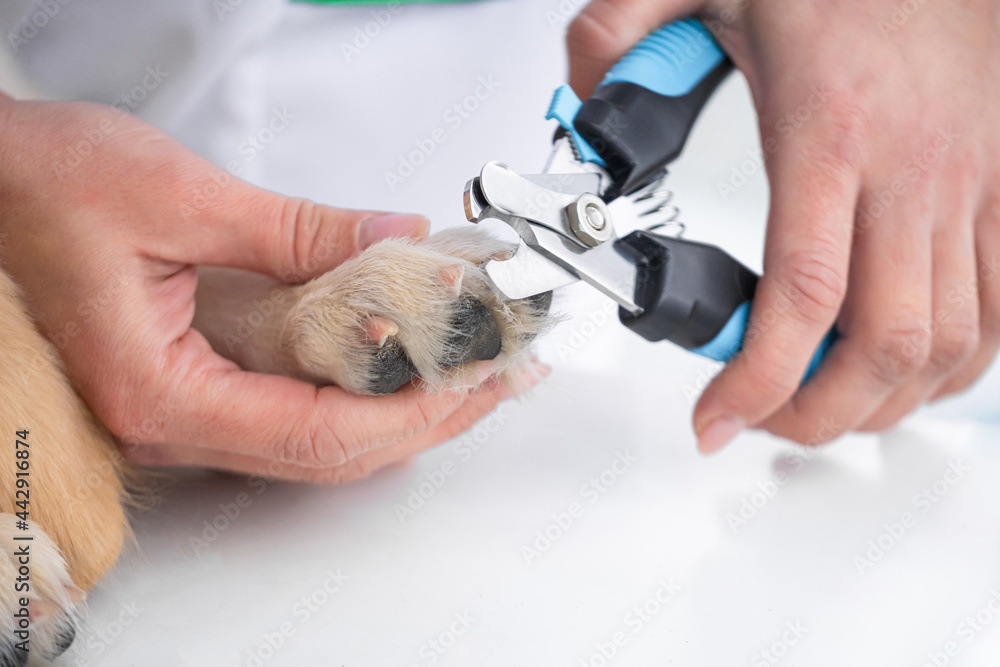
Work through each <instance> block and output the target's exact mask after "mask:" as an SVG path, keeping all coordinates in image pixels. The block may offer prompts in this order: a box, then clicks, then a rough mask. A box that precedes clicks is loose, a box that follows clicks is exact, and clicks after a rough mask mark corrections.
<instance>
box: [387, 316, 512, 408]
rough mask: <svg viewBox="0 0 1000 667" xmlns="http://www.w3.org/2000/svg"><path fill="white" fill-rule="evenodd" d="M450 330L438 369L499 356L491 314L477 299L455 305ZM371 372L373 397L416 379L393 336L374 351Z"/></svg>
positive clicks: (497, 336) (495, 329)
mask: <svg viewBox="0 0 1000 667" xmlns="http://www.w3.org/2000/svg"><path fill="white" fill-rule="evenodd" d="M451 328H452V334H451V336H450V337H449V338H448V352H447V354H446V355H445V357H444V358H443V359H441V360H440V364H441V366H442V367H449V366H458V365H460V364H464V363H468V362H470V361H488V360H490V359H495V358H496V356H497V355H498V354H500V346H501V343H502V341H501V339H500V329H499V328H498V327H497V323H496V320H494V319H493V313H491V312H490V309H489V308H487V307H486V305H485V304H483V302H481V301H479V300H478V299H472V298H468V297H466V298H463V299H462V300H460V301H459V302H458V303H457V304H456V306H455V313H454V315H453V316H452V318H451ZM372 373H373V379H372V381H371V384H370V385H369V387H368V389H369V391H371V392H372V393H373V394H391V393H393V392H394V391H396V390H397V389H399V388H400V387H402V386H403V385H404V384H406V383H407V382H409V381H411V380H413V379H414V378H416V377H417V369H416V367H415V366H414V365H413V362H412V361H410V359H409V357H407V356H406V351H405V350H404V349H403V346H402V345H400V344H399V341H398V340H396V338H395V337H393V336H390V337H389V338H387V339H386V341H385V345H383V346H382V347H380V348H379V349H378V350H377V351H376V352H375V358H374V359H373V364H372Z"/></svg>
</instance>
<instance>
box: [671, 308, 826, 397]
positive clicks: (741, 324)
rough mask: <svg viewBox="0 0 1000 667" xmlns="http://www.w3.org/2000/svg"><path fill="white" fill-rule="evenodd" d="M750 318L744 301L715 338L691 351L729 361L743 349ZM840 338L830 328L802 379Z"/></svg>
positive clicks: (806, 378)
mask: <svg viewBox="0 0 1000 667" xmlns="http://www.w3.org/2000/svg"><path fill="white" fill-rule="evenodd" d="M749 319H750V302H749V301H744V302H743V303H742V304H740V306H738V307H737V308H736V310H735V311H733V314H732V316H731V317H730V318H729V321H728V322H726V324H725V326H723V327H722V329H721V330H720V331H719V333H718V334H716V336H715V338H713V339H712V340H710V341H709V342H707V343H705V344H704V345H702V346H701V347H696V348H693V349H691V350H689V351H690V352H694V353H695V354H700V355H701V356H703V357H708V358H709V359H714V360H715V361H721V362H723V363H728V362H729V360H730V359H732V358H733V357H734V356H736V354H737V353H738V352H739V351H740V350H742V349H743V338H744V337H745V336H746V333H747V321H748V320H749ZM837 338H839V334H838V333H837V330H836V329H832V330H830V333H828V334H827V335H826V337H825V338H824V339H823V340H822V341H821V342H820V344H819V347H818V348H816V352H815V354H813V357H812V360H810V362H809V367H808V368H806V372H805V375H803V376H802V381H803V382H805V381H806V380H808V379H809V378H810V377H812V375H813V373H815V372H816V370H817V369H818V368H819V366H820V364H822V363H823V359H824V358H825V357H826V354H827V352H829V351H830V347H832V346H833V344H834V343H835V342H836V340H837Z"/></svg>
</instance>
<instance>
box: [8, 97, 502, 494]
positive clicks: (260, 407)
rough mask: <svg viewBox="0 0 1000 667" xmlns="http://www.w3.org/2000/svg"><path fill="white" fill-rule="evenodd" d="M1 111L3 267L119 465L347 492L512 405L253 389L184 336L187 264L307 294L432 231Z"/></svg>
mask: <svg viewBox="0 0 1000 667" xmlns="http://www.w3.org/2000/svg"><path fill="white" fill-rule="evenodd" d="M0 98H2V99H0V164H2V165H3V167H2V170H0V201H2V202H3V207H2V208H0V239H2V240H3V241H4V242H3V243H2V244H0V262H2V264H3V267H4V269H5V270H6V271H7V272H8V273H9V274H10V275H11V276H12V277H13V278H14V279H15V280H16V281H17V282H18V283H19V284H20V286H21V287H22V289H23V290H24V293H25V296H26V300H27V302H28V304H29V306H30V309H31V311H32V312H33V315H34V316H35V319H36V321H37V323H38V325H39V327H40V328H41V330H42V331H43V332H44V333H45V334H46V335H47V336H48V337H49V339H50V340H52V341H54V342H55V343H56V346H57V347H58V348H59V351H60V355H61V357H62V359H63V360H64V362H65V365H66V368H67V370H68V372H69V375H70V376H71V378H72V379H73V380H74V382H75V384H76V386H77V387H78V389H79V391H80V392H81V394H82V395H83V397H84V398H85V400H86V401H87V403H88V404H89V405H90V407H91V409H92V410H93V411H94V413H95V414H96V415H97V417H98V418H99V419H100V420H101V421H102V422H103V423H104V424H105V425H106V426H107V427H108V428H109V429H110V430H111V431H112V432H113V433H114V434H115V435H116V436H118V437H119V438H120V439H122V440H123V441H125V442H126V443H127V444H129V446H127V447H125V448H124V452H125V455H126V457H127V458H129V459H131V460H133V461H136V462H139V463H157V464H181V465H199V466H211V467H217V468H224V469H230V470H236V471H242V472H248V473H256V474H262V475H268V476H271V477H283V478H292V479H307V480H313V481H327V482H339V481H345V480H348V479H351V478H354V477H359V476H362V475H365V474H367V473H368V472H370V471H371V470H373V469H375V468H377V467H380V466H382V465H385V464H387V463H390V462H393V461H396V460H399V459H403V458H405V457H407V456H409V455H411V454H413V453H416V452H418V451H420V450H423V449H426V448H427V447H430V446H432V445H434V444H437V443H438V442H441V441H442V440H445V439H447V438H449V437H451V436H453V435H455V434H457V433H459V432H461V431H463V430H465V429H466V428H468V427H469V426H471V425H472V424H473V423H474V422H475V421H476V420H478V419H479V418H480V417H482V416H483V415H484V414H486V413H487V412H488V411H489V410H491V409H492V408H493V407H494V406H495V405H496V403H497V402H498V401H500V400H502V399H503V398H504V397H505V395H506V394H505V391H504V390H503V389H500V388H497V387H496V385H490V384H487V385H485V386H484V387H483V388H481V389H480V390H479V391H474V392H470V391H466V392H442V393H440V394H436V395H429V394H426V393H425V392H422V391H419V390H418V389H416V388H415V387H413V386H410V387H406V388H404V389H402V390H400V391H399V392H397V393H396V394H393V395H390V396H381V397H359V396H353V395H350V394H347V393H346V392H344V391H343V390H341V389H339V388H337V387H323V388H317V387H315V386H313V385H310V384H307V383H305V382H300V381H296V380H292V379H289V378H284V377H277V376H271V375H264V374H259V373H249V372H245V371H243V370H241V369H240V368H239V367H237V366H236V365H235V364H234V363H232V362H230V361H227V360H225V359H223V358H222V357H220V356H218V355H216V354H215V353H214V352H213V351H212V349H211V347H210V346H209V345H208V343H207V342H206V340H205V339H204V338H203V336H202V335H201V334H200V333H198V332H197V331H195V330H193V329H191V321H192V317H193V314H194V304H195V300H194V294H195V286H196V281H197V278H196V273H195V265H197V264H210V265H218V266H229V267H237V268H243V269H249V270H252V271H257V272H260V273H265V274H268V275H270V276H273V277H275V278H278V279H280V280H283V281H288V282H300V281H303V280H305V279H307V278H310V277H312V276H315V275H318V274H321V273H324V272H326V271H328V270H329V269H331V268H333V267H334V266H336V265H337V264H338V263H340V262H341V261H343V260H344V259H346V258H347V257H349V256H351V255H352V254H354V253H356V252H357V251H359V250H360V249H362V248H364V247H366V246H368V245H370V244H371V243H374V242H375V241H377V240H379V239H381V238H385V237H387V236H407V235H408V236H413V237H418V238H421V237H423V236H426V234H427V227H428V223H427V221H426V220H425V219H424V218H421V217H419V216H401V215H392V216H385V215H384V214H379V213H374V212H366V211H347V210H338V209H333V208H329V207H326V206H320V205H316V204H313V203H311V202H308V201H303V200H298V199H288V198H285V197H283V196H280V195H277V194H274V193H272V192H267V191H264V190H260V189H257V188H254V187H252V186H250V185H248V184H246V183H244V182H242V181H239V180H238V179H236V178H232V177H230V176H229V175H228V174H227V173H226V172H223V171H221V170H219V169H218V168H216V167H214V166H213V165H211V164H210V163H208V162H207V161H205V160H202V159H200V158H199V157H197V156H196V155H194V154H193V153H191V152H190V151H188V150H187V149H185V148H184V147H183V146H182V145H181V144H180V143H178V142H176V141H174V140H173V139H171V138H170V137H168V136H166V135H165V134H163V133H162V132H160V131H158V130H156V129H155V128H153V127H151V126H149V125H147V124H145V123H143V122H142V121H140V120H138V119H136V118H133V117H131V116H129V115H127V114H124V113H122V112H118V111H115V110H113V109H110V108H107V107H102V106H97V105H92V104H85V103H54V102H44V103H37V102H36V103H29V102H13V101H12V100H10V99H9V98H6V97H3V96H2V95H0Z"/></svg>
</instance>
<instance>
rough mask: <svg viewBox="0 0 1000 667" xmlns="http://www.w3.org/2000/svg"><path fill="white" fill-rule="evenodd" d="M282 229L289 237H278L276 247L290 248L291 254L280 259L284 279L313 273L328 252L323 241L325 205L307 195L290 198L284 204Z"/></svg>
mask: <svg viewBox="0 0 1000 667" xmlns="http://www.w3.org/2000/svg"><path fill="white" fill-rule="evenodd" d="M280 216H281V220H280V223H279V225H278V229H279V230H281V231H280V233H281V234H283V235H285V236H286V238H283V239H278V244H277V247H279V248H287V249H288V250H287V251H286V252H288V253H289V256H288V257H286V258H284V260H283V261H281V262H280V265H281V266H283V267H285V271H284V275H282V276H279V277H280V278H281V279H282V280H284V281H285V282H298V281H301V280H304V279H306V278H308V277H310V276H311V275H313V274H314V273H315V272H316V271H317V269H319V260H320V259H322V258H323V257H324V256H325V255H328V254H329V252H327V253H324V252H322V251H323V250H325V248H324V246H323V241H324V239H325V236H324V234H323V215H322V209H321V208H320V207H319V206H318V205H316V204H315V203H313V202H311V201H309V200H308V199H295V198H292V199H287V200H286V201H285V202H284V203H283V204H282V209H281V212H280Z"/></svg>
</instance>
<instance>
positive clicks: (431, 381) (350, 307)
mask: <svg viewBox="0 0 1000 667" xmlns="http://www.w3.org/2000/svg"><path fill="white" fill-rule="evenodd" d="M512 250H513V246H512V245H511V244H509V243H506V242H504V241H500V240H498V239H496V238H495V237H493V236H491V235H489V234H488V233H486V232H484V231H482V230H480V229H478V228H473V227H469V228H461V229H450V230H446V231H444V232H440V233H438V234H435V235H434V236H432V237H431V238H429V239H428V240H427V241H425V242H423V243H415V242H413V241H409V240H404V239H387V240H385V241H382V242H380V243H377V244H375V245H373V246H371V247H370V248H368V249H367V250H365V251H364V252H363V253H361V254H360V255H359V256H357V257H355V258H353V259H351V260H349V261H347V262H345V263H344V264H342V265H340V266H339V267H337V268H336V269H334V270H333V271H330V272H329V273H327V274H325V275H323V276H320V277H319V278H317V279H315V280H313V281H312V282H310V283H308V284H306V285H303V286H302V287H301V288H300V293H299V296H298V301H297V304H296V306H295V307H294V308H293V309H292V310H291V312H290V313H289V320H288V325H287V330H286V333H285V336H284V340H285V342H284V344H286V345H288V346H289V347H290V348H291V349H290V352H291V356H292V357H293V358H295V359H296V360H297V361H298V363H299V365H300V367H301V368H302V370H303V373H302V375H303V377H305V378H306V379H310V380H313V381H319V382H327V383H329V382H332V383H334V384H337V385H339V386H341V387H343V388H345V389H347V390H348V391H351V392H353V393H357V394H370V393H381V390H380V389H379V387H380V386H382V385H381V384H380V382H381V380H382V379H383V378H382V377H381V376H380V374H384V373H385V372H386V365H385V363H383V362H385V359H386V358H387V357H390V356H391V355H392V354H397V357H398V351H399V349H400V348H401V349H402V351H404V352H405V357H406V359H408V360H409V362H410V363H412V367H411V371H412V373H413V374H419V376H420V378H421V379H422V381H423V384H424V386H425V387H426V388H427V389H429V390H431V391H439V390H442V389H458V388H469V387H474V386H476V385H478V384H480V383H481V382H482V381H483V380H484V379H485V378H486V377H488V376H489V373H484V372H483V363H481V362H471V363H459V364H457V365H455V364H453V363H449V360H454V359H456V358H459V357H461V355H462V352H463V350H462V349H459V348H461V347H462V346H463V345H465V346H467V345H469V344H470V343H471V342H472V341H471V340H470V336H468V335H466V334H467V333H468V332H466V331H462V330H458V329H456V326H455V323H456V322H461V321H462V317H465V316H466V315H468V314H469V313H470V312H471V313H472V314H473V315H477V314H478V315H481V312H480V311H481V309H480V311H477V310H475V308H474V307H473V306H474V304H477V303H481V304H483V305H485V306H486V308H488V310H489V314H490V315H491V316H492V319H493V322H494V323H495V331H497V332H499V353H498V354H497V355H496V357H495V358H494V359H493V360H492V361H491V362H490V366H489V368H490V369H491V371H492V372H494V373H498V374H501V375H502V376H503V377H504V378H505V379H507V380H509V381H510V380H516V379H517V377H519V375H520V374H523V371H524V368H525V367H527V366H528V365H529V364H528V362H529V361H530V353H529V351H528V346H529V343H530V342H531V340H532V339H533V338H534V337H535V336H536V335H537V334H539V333H540V332H541V331H542V330H543V329H544V328H545V327H546V326H547V324H548V321H549V320H548V317H547V308H548V306H547V303H546V304H545V305H544V307H540V306H539V301H538V300H534V301H532V300H527V299H525V300H519V301H507V300H505V299H502V298H501V297H499V296H498V295H497V294H496V293H494V292H493V291H492V290H491V289H490V288H489V286H488V283H487V281H486V280H485V279H484V274H483V272H482V269H481V268H480V267H481V265H482V264H483V263H485V262H486V261H487V260H489V259H492V258H503V257H506V256H509V254H510V253H511V252H512ZM470 304H473V306H470ZM494 351H495V350H494ZM393 370H394V371H395V372H397V373H398V372H402V371H403V369H401V368H397V367H393ZM389 390H390V391H391V389H389Z"/></svg>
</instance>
